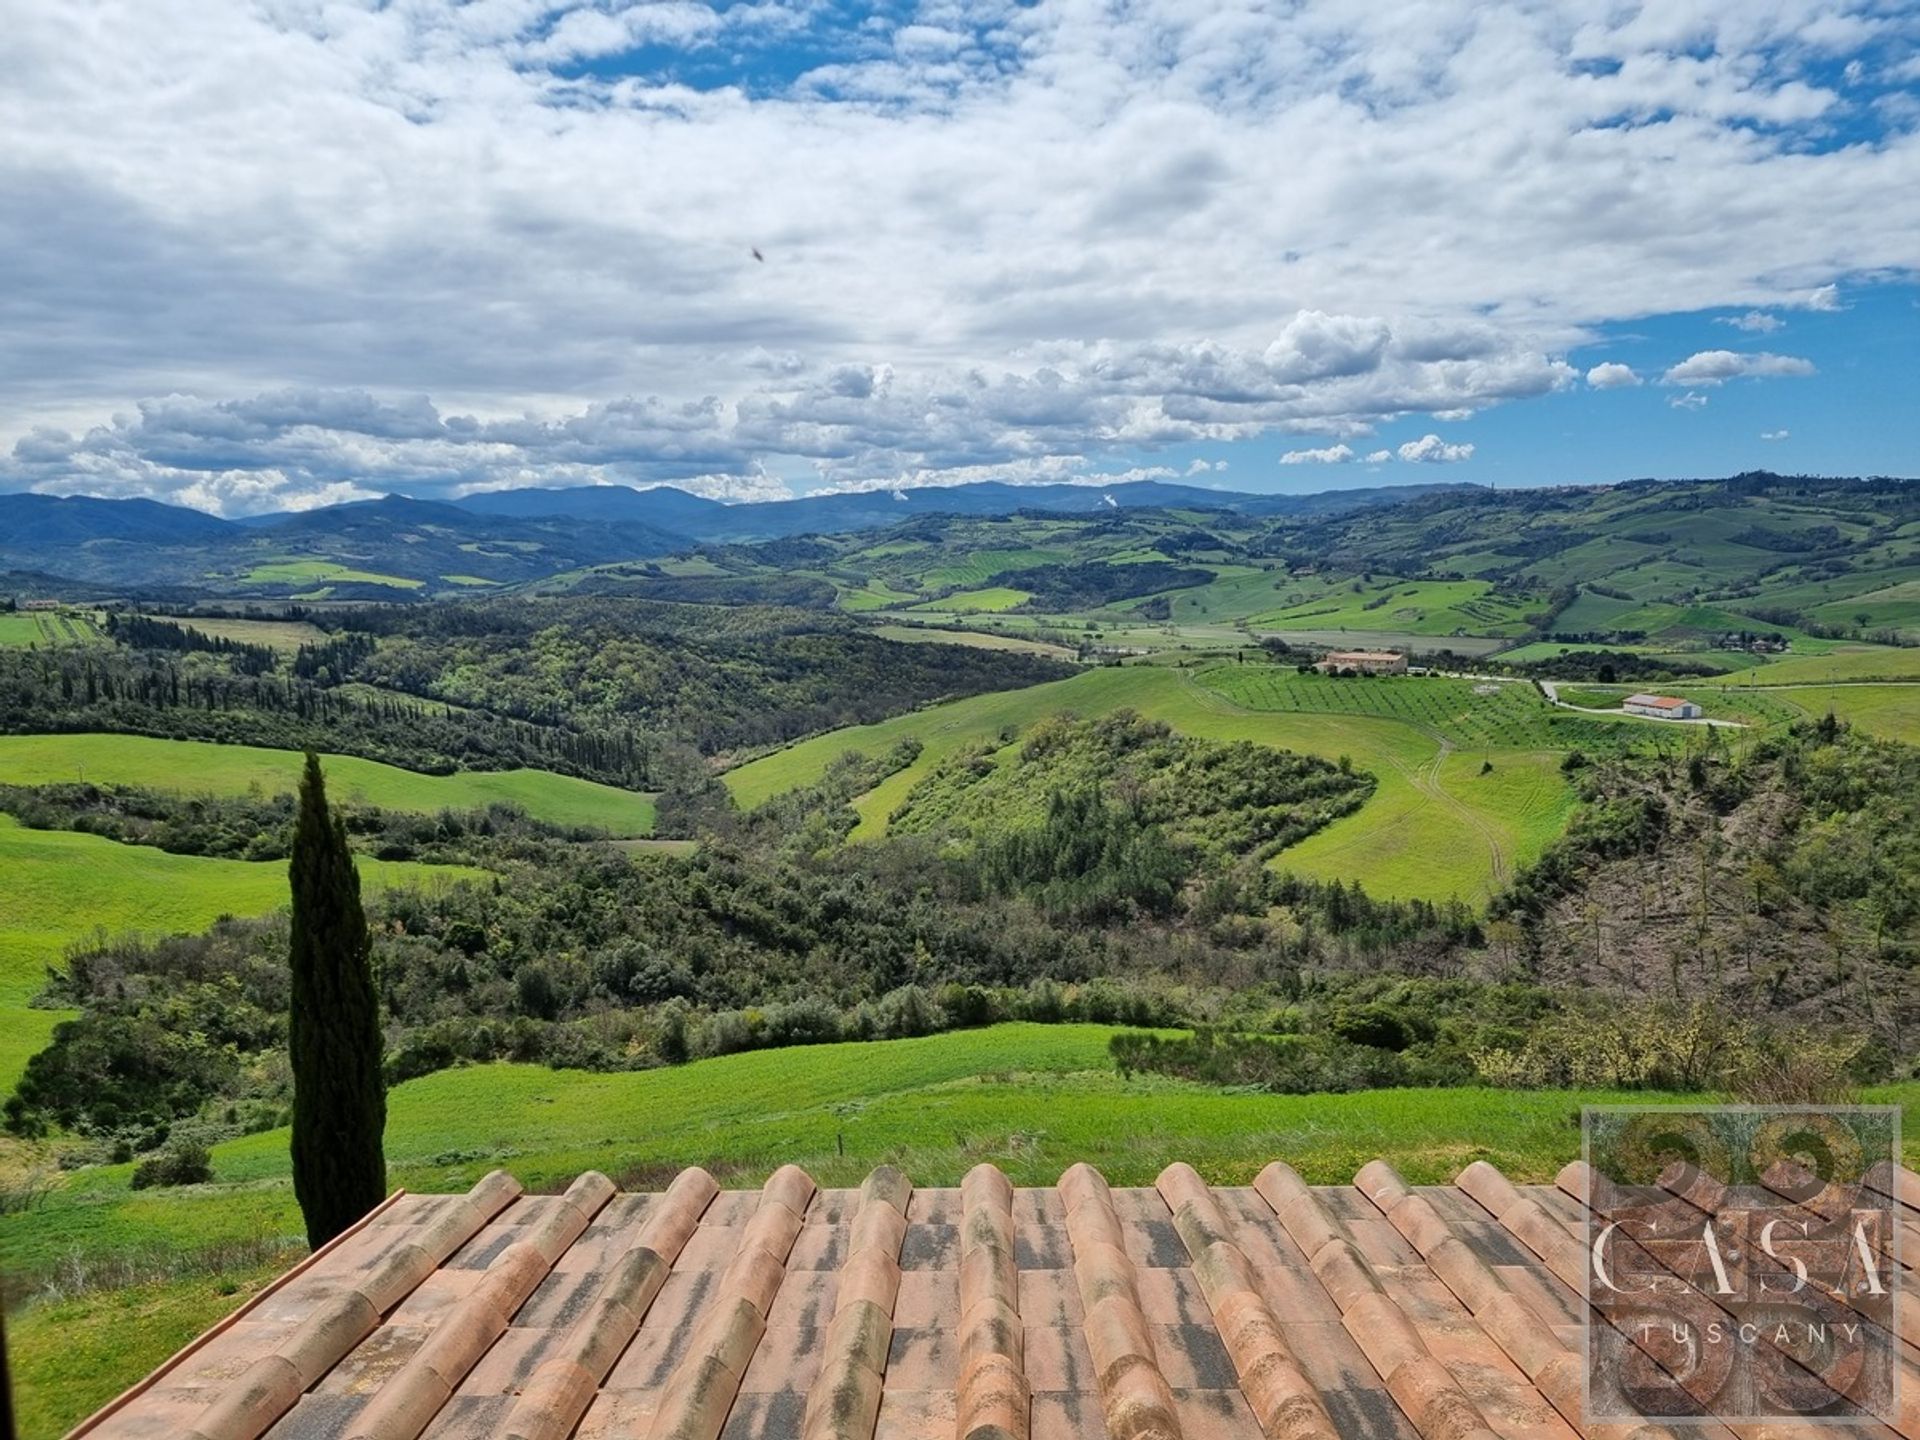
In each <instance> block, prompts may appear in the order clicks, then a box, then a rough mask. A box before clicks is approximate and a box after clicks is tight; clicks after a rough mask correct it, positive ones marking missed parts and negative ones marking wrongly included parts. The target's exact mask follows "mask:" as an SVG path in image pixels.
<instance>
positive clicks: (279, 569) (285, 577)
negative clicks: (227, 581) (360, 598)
mask: <svg viewBox="0 0 1920 1440" xmlns="http://www.w3.org/2000/svg"><path fill="white" fill-rule="evenodd" d="M240 579H241V580H243V581H246V582H249V583H252V584H261V585H270V584H276V583H284V582H288V581H299V582H305V581H309V580H333V581H338V582H340V583H342V584H347V583H352V584H357V585H385V586H388V587H389V588H391V589H395V590H418V589H420V588H421V587H422V586H423V585H424V584H426V582H425V581H424V580H409V579H407V578H406V577H405V576H401V575H382V574H379V573H377V572H376V571H372V570H355V569H353V568H351V567H350V566H346V565H340V564H337V563H335V562H334V561H332V560H273V561H268V562H267V563H265V564H262V565H255V566H254V567H253V568H252V569H251V570H249V571H247V573H246V574H244V575H242V576H241V577H240Z"/></svg>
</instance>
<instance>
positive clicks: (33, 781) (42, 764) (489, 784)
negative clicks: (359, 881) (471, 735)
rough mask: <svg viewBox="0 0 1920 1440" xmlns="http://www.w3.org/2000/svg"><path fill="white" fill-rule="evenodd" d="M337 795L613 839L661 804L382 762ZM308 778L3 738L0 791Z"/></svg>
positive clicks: (145, 746) (244, 749) (352, 764)
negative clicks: (513, 809)
mask: <svg viewBox="0 0 1920 1440" xmlns="http://www.w3.org/2000/svg"><path fill="white" fill-rule="evenodd" d="M323 758H324V761H325V764H326V771H327V784H328V789H329V792H330V793H331V794H332V795H333V796H334V797H335V798H336V799H342V800H357V801H359V802H361V803H362V804H367V805H379V806H381V807H382V808H384V809H388V810H411V811H419V812H421V813H423V814H429V815H430V814H434V813H436V812H437V811H441V810H473V809H479V808H481V807H484V806H486V805H490V804H493V803H495V802H502V803H505V804H509V805H517V806H519V807H520V808H521V809H523V810H525V811H526V812H527V813H528V814H529V815H532V816H533V817H534V818H535V819H539V820H546V821H550V822H552V823H553V824H556V825H588V826H594V827H597V828H599V829H603V830H606V831H607V832H608V833H610V834H613V835H623V836H624V835H645V834H648V833H649V832H651V831H652V829H653V813H654V812H653V796H651V795H644V794H640V793H637V792H635V791H630V790H619V789H616V788H614V787H613V786H611V785H601V784H598V783H596V782H595V781H592V780H578V779H575V778H574V777H572V776H570V775H555V774H552V773H550V772H548V771H545V770H466V771H461V772H460V773H458V774H455V775H422V774H420V773H418V772H417V771H413V770H402V769H400V768H399V767H398V766H394V765H382V764H380V763H379V762H377V761H374V760H361V759H358V758H356V757H353V756H350V755H328V756H325V757H323ZM299 778H300V756H299V754H298V752H296V751H292V750H264V749H260V748H258V747H256V746H252V745H216V744H213V743H211V742H209V741H202V740H156V739H153V738H151V737H148V736H144V735H0V781H4V782H7V783H10V784H15V785H46V784H51V783H54V782H57V781H63V780H79V779H86V780H91V781H94V782H95V783H97V784H102V785H144V786H149V787H151V788H153V789H156V790H182V791H187V792H189V793H194V794H204V793H213V794H217V795H244V794H246V793H247V792H248V791H249V790H251V789H253V788H254V787H255V786H258V787H259V788H260V790H261V791H262V792H264V793H266V794H269V795H274V794H291V793H292V791H293V789H294V787H295V786H296V785H297V784H298V783H299Z"/></svg>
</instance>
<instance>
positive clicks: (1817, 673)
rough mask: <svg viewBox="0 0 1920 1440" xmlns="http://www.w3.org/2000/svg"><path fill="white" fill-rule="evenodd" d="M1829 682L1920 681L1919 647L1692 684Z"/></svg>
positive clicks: (1837, 652)
mask: <svg viewBox="0 0 1920 1440" xmlns="http://www.w3.org/2000/svg"><path fill="white" fill-rule="evenodd" d="M1502 658H1505V657H1502ZM1830 680H1837V681H1847V680H1920V648H1911V647H1901V646H1893V645H1836V646H1834V647H1833V648H1832V649H1830V650H1829V651H1828V652H1827V653H1826V654H1824V655H1783V656H1781V657H1780V658H1779V659H1777V660H1769V661H1767V663H1766V664H1764V665H1759V666H1755V667H1754V668H1753V669H1750V670H1746V671H1743V672H1741V673H1740V674H1738V675H1716V676H1713V677H1711V678H1709V679H1705V680H1701V681H1698V682H1692V683H1698V684H1702V685H1720V686H1743V685H1820V684H1825V683H1826V682H1828V681H1830Z"/></svg>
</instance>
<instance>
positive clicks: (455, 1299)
mask: <svg viewBox="0 0 1920 1440" xmlns="http://www.w3.org/2000/svg"><path fill="white" fill-rule="evenodd" d="M1903 1174H1904V1172H1903ZM1586 1189H1587V1180H1586V1172H1585V1167H1584V1166H1582V1165H1580V1164H1579V1163H1578V1162H1576V1163H1575V1164H1573V1165H1571V1166H1569V1167H1568V1168H1567V1169H1566V1170H1565V1171H1563V1172H1562V1173H1561V1176H1560V1179H1559V1182H1558V1184H1557V1185H1526V1186H1516V1185H1515V1184H1513V1182H1511V1181H1510V1180H1508V1179H1507V1178H1506V1177H1505V1176H1504V1175H1502V1174H1501V1173H1500V1172H1499V1171H1498V1170H1496V1169H1495V1168H1494V1167H1493V1166H1491V1165H1489V1164H1487V1163H1486V1162H1485V1161H1476V1162H1475V1163H1474V1164H1472V1165H1470V1166H1468V1167H1467V1168H1466V1170H1464V1171H1462V1172H1461V1174H1460V1176H1459V1178H1458V1180H1457V1181H1456V1183H1455V1184H1454V1185H1453V1186H1432V1187H1429V1186H1422V1187H1420V1188H1419V1189H1414V1188H1412V1187H1410V1186H1409V1185H1407V1184H1406V1183H1405V1182H1404V1181H1403V1180H1402V1179H1401V1178H1400V1176H1399V1175H1397V1174H1395V1173H1394V1171H1393V1170H1392V1169H1391V1168H1389V1167H1388V1166H1387V1165H1385V1164H1383V1163H1382V1162H1380V1161H1375V1162H1374V1163H1373V1164H1371V1165H1368V1166H1366V1167H1365V1168H1364V1169H1362V1170H1361V1171H1360V1173H1359V1174H1358V1175H1356V1176H1355V1177H1354V1180H1353V1183H1352V1184H1351V1185H1308V1184H1306V1183H1304V1182H1303V1181H1302V1180H1301V1178H1300V1176H1299V1175H1298V1174H1296V1173H1295V1172H1294V1171H1293V1170H1292V1169H1291V1168H1289V1167H1288V1166H1287V1165H1285V1164H1273V1165H1269V1166H1268V1167H1267V1168H1266V1169H1265V1170H1264V1171H1262V1172H1261V1174H1260V1175H1259V1177H1258V1178H1257V1179H1256V1180H1255V1181H1254V1183H1253V1184H1252V1185H1249V1186H1223V1187H1218V1188H1215V1187H1210V1186H1208V1185H1207V1184H1206V1183H1205V1182H1204V1181H1202V1180H1201V1178H1200V1177H1199V1175H1198V1174H1196V1173H1195V1171H1194V1170H1193V1169H1191V1168H1190V1167H1189V1166H1186V1165H1182V1164H1176V1165H1172V1166H1170V1167H1168V1168H1167V1169H1166V1170H1165V1171H1163V1172H1162V1173H1161V1175H1160V1176H1159V1179H1158V1180H1157V1182H1156V1183H1155V1184H1154V1185H1153V1186H1152V1187H1150V1188H1145V1187H1143V1188H1139V1189H1110V1188H1109V1187H1108V1184H1107V1182H1106V1180H1105V1179H1104V1178H1102V1176H1101V1175H1100V1173H1099V1172H1098V1171H1097V1170H1094V1169H1092V1168H1091V1167H1089V1166H1087V1165H1075V1166H1074V1167H1073V1168H1072V1169H1070V1170H1068V1171H1067V1172H1066V1174H1065V1175H1063V1176H1062V1177H1061V1178H1060V1181H1059V1183H1058V1184H1057V1185H1042V1186H1035V1187H1032V1188H1027V1187H1018V1188H1016V1187H1015V1186H1014V1185H1012V1184H1011V1183H1009V1181H1008V1179H1007V1177H1006V1176H1005V1175H1003V1174H1002V1173H1001V1172H1000V1171H999V1170H998V1169H996V1168H994V1167H993V1166H991V1165H981V1166H978V1167H976V1168H975V1169H974V1170H973V1171H972V1172H971V1173H970V1174H968V1175H967V1177H966V1179H965V1181H964V1182H963V1183H962V1184H961V1185H960V1186H959V1187H958V1188H945V1187H938V1188H928V1189H921V1188H917V1187H915V1186H914V1185H913V1184H912V1183H911V1182H910V1181H909V1180H908V1178H907V1177H906V1176H905V1175H903V1174H902V1173H901V1172H899V1171H898V1170H895V1169H893V1168H891V1167H883V1168H881V1169H879V1170H876V1171H874V1172H873V1173H872V1174H871V1175H869V1176H868V1177H867V1179H866V1182H865V1183H864V1184H862V1185H861V1186H860V1187H859V1188H858V1189H823V1188H821V1187H819V1186H817V1185H816V1184H815V1183H814V1181H813V1180H812V1178H811V1177H809V1176H808V1175H807V1174H806V1173H805V1172H804V1171H802V1170H801V1169H799V1168H798V1167H796V1166H792V1165H788V1166H786V1167H784V1168H782V1169H780V1170H779V1171H777V1172H776V1173H775V1174H774V1175H773V1177H772V1179H770V1180H768V1181H767V1183H766V1186H765V1188H763V1189H761V1190H759V1191H753V1190H722V1189H721V1188H720V1187H719V1186H718V1185H717V1184H716V1183H715V1182H714V1180H713V1178H712V1177H711V1176H710V1175H708V1174H707V1173H706V1172H705V1171H703V1170H699V1169H690V1170H685V1171H682V1172H681V1173H680V1174H679V1175H678V1176H677V1177H676V1178H675V1179H674V1181H673V1182H672V1184H671V1185H670V1186H669V1187H668V1188H667V1190H666V1191H665V1193H663V1194H621V1193H619V1192H618V1190H617V1188H616V1187H615V1185H614V1184H613V1182H612V1181H610V1180H609V1179H607V1177H606V1176H604V1175H600V1174H598V1173H593V1172H589V1173H588V1174H585V1175H583V1176H581V1177H580V1178H579V1179H578V1180H576V1181H574V1182H573V1184H572V1185H571V1186H570V1187H569V1188H568V1189H567V1190H566V1192H565V1193H564V1194H559V1195H528V1194H524V1193H522V1191H521V1187H520V1185H519V1184H518V1183H517V1182H516V1181H514V1180H513V1179H512V1178H510V1177H509V1176H507V1175H506V1174H504V1173H502V1172H495V1173H494V1174H492V1175H489V1176H487V1177H486V1178H485V1179H484V1180H482V1181H481V1182H480V1183H479V1184H478V1185H476V1186H475V1187H474V1188H473V1189H472V1190H471V1191H469V1192H468V1193H466V1194H464V1195H409V1194H406V1193H404V1192H403V1193H400V1194H397V1195H395V1196H394V1197H392V1198H391V1199H389V1200H388V1201H387V1202H386V1203H385V1204H384V1205H382V1206H380V1207H379V1208H378V1209H376V1210H375V1211H374V1212H373V1213H372V1214H371V1215H369V1216H368V1217H367V1218H366V1219H365V1220H363V1221H362V1222H361V1223H360V1224H359V1225H357V1226H355V1227H354V1228H353V1229H351V1230H349V1231H348V1232H347V1233H346V1234H344V1235H342V1236H340V1237H339V1238H338V1239H337V1240H335V1241H333V1242H332V1243H330V1244H328V1245H326V1246H324V1247H322V1248H321V1249H320V1250H319V1251H318V1252H317V1253H316V1254H315V1255H313V1256H312V1257H311V1258H310V1259H308V1260H306V1261H304V1262H302V1263H301V1264H300V1265H299V1266H297V1267H295V1269H294V1270H293V1271H292V1272H291V1273H289V1274H288V1275H287V1276H286V1277H285V1278H284V1279H283V1280H281V1281H280V1282H279V1283H277V1284H275V1285H270V1286H269V1287H267V1289H266V1290H264V1291H263V1292H262V1293H261V1294H260V1295H258V1296H256V1297H255V1298H254V1299H253V1300H251V1301H249V1302H248V1303H247V1304H246V1305H245V1306H243V1307H242V1308H241V1310H240V1311H239V1312H238V1313H237V1314H235V1315H234V1316H233V1317H232V1318H230V1319H229V1320H227V1321H225V1322H223V1323H221V1324H220V1325H217V1326H215V1327H214V1329H212V1330H211V1331H209V1332H208V1333H207V1334H206V1335H205V1336H204V1337H202V1338H201V1339H200V1340H197V1341H195V1342H193V1343H192V1344H190V1345H189V1346H188V1347H187V1348H186V1349H185V1350H183V1351H181V1352H180V1354H178V1355H177V1356H175V1357H174V1358H173V1359H172V1360H171V1361H169V1362H168V1363H167V1364H166V1365H165V1366H163V1367H162V1368H161V1369H160V1370H159V1371H157V1372H156V1373H155V1374H153V1375H152V1376H150V1377H148V1378H147V1379H146V1380H145V1381H143V1382H141V1384H139V1385H138V1386H136V1387H135V1388H134V1389H133V1390H131V1391H129V1392H128V1393H127V1394H125V1395H123V1396H122V1397H120V1399H118V1400H116V1401H115V1402H113V1403H112V1404H111V1405H109V1406H108V1407H107V1408H106V1409H104V1410H102V1411H101V1412H100V1413H99V1414H97V1415H96V1416H94V1417H93V1418H92V1419H90V1420H88V1421H86V1422H85V1423H83V1424H82V1425H81V1426H80V1427H79V1428H78V1429H77V1430H75V1431H74V1432H73V1436H74V1440H79V1437H83V1436H84V1437H89V1440H147V1437H156V1440H157V1437H160V1436H202V1437H220V1440H258V1437H261V1436H263V1435H265V1434H267V1433H269V1432H270V1433H271V1434H272V1436H273V1437H274V1440H322V1437H329V1440H334V1437H337V1440H417V1437H420V1436H422V1435H426V1434H431V1435H432V1436H434V1437H435V1440H481V1437H486V1436H520V1437H529V1440H567V1437H569V1436H576V1437H579V1440H612V1437H614V1436H629V1435H631V1436H636V1437H642V1440H644V1437H647V1436H654V1437H666V1436H673V1437H699V1440H847V1437H859V1440H882V1437H884V1440H956V1437H959V1440H984V1437H996V1440H1106V1437H1108V1436H1111V1435H1121V1434H1125V1435H1134V1436H1149V1435H1152V1436H1176V1437H1177V1436H1182V1435H1184V1436H1185V1437H1187V1440H1263V1437H1266V1436H1275V1435H1285V1436H1289V1437H1293V1440H1340V1437H1342V1436H1357V1435H1362V1434H1366V1435H1378V1436H1396V1435H1397V1436H1408V1437H1414V1436H1439V1435H1454V1434H1468V1433H1473V1434H1479V1435H1483V1436H1484V1435H1489V1434H1490V1433H1491V1434H1495V1435H1505V1436H1512V1435H1517V1434H1522V1433H1525V1434H1534V1433H1536V1432H1537V1433H1540V1434H1547V1433H1550V1432H1551V1433H1557V1434H1559V1435H1561V1436H1562V1437H1565V1440H1575V1437H1585V1436H1592V1435H1595V1434H1598V1433H1599V1431H1600V1430H1602V1429H1605V1430H1607V1431H1608V1432H1609V1433H1613V1432H1615V1431H1617V1429H1618V1428H1619V1427H1608V1426H1596V1425H1594V1424H1591V1423H1589V1422H1588V1421H1587V1420H1586V1419H1584V1418H1583V1415H1582V1409H1583V1406H1582V1394H1581V1374H1582V1368H1581V1364H1580V1358H1579V1355H1580V1352H1579V1350H1578V1349H1577V1348H1576V1347H1577V1346H1578V1344H1579V1341H1578V1338H1577V1336H1578V1327H1579V1326H1580V1324H1581V1323H1582V1321H1583V1320H1584V1319H1585V1316H1586V1307H1585V1306H1584V1305H1583V1303H1582V1302H1581V1298H1580V1297H1581V1292H1580V1289H1579V1287H1580V1285H1581V1284H1582V1283H1583V1276H1584V1271H1583V1264H1584V1261H1583V1256H1582V1252H1581V1250H1580V1247H1579V1246H1578V1245H1576V1244H1574V1243H1573V1241H1572V1239H1571V1238H1570V1235H1571V1234H1574V1233H1578V1227H1580V1226H1582V1225H1584V1224H1585V1221H1586V1215H1587V1211H1586V1208H1585V1205H1584V1203H1583V1200H1582V1198H1581V1197H1582V1196H1583V1195H1584V1193H1585V1191H1586ZM1902 1193H1903V1194H1904V1193H1906V1191H1905V1190H1904V1179H1903V1190H1902ZM1901 1208H1904V1207H1901ZM1905 1213H1906V1214H1908V1215H1909V1216H1914V1217H1915V1218H1920V1213H1917V1212H1913V1211H1906V1212H1905ZM1456 1371H1457V1373H1456ZM1487 1376H1493V1377H1496V1380H1497V1383H1495V1382H1494V1381H1489V1380H1487V1379H1485V1378H1484V1377H1487Z"/></svg>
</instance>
